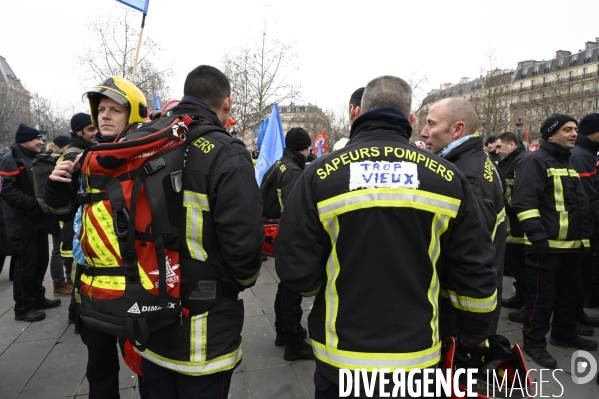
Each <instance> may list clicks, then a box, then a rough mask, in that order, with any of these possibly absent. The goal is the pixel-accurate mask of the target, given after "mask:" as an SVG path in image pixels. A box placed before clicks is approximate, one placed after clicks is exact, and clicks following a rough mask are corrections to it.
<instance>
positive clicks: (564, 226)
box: [512, 114, 597, 368]
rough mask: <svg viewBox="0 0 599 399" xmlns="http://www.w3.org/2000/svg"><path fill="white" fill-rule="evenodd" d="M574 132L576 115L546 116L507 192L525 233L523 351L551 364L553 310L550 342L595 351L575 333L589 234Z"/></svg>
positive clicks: (553, 364)
mask: <svg viewBox="0 0 599 399" xmlns="http://www.w3.org/2000/svg"><path fill="white" fill-rule="evenodd" d="M577 130H578V124H577V122H576V119H574V118H572V117H571V116H568V115H562V114H555V115H552V116H550V117H549V118H547V119H546V120H545V122H544V123H543V125H542V126H541V135H542V137H543V140H542V141H541V145H540V147H539V149H538V150H537V151H535V152H533V153H532V154H530V155H529V156H526V157H524V159H522V162H521V166H520V168H519V170H520V171H522V172H521V173H517V175H516V182H515V185H514V194H513V196H512V207H513V208H514V211H515V212H516V214H517V216H518V220H519V221H520V223H521V224H522V228H523V229H524V234H525V235H524V244H525V251H526V257H525V261H524V264H525V269H526V272H525V273H526V298H525V301H524V328H523V330H522V333H523V336H524V346H523V350H524V352H525V353H527V354H528V355H529V356H530V357H532V359H533V360H534V361H535V362H536V363H537V364H539V365H541V366H543V367H550V368H553V367H556V366H557V361H556V360H555V359H554V358H553V357H552V356H551V355H550V354H549V352H547V349H546V346H547V342H546V340H545V336H546V335H547V333H548V332H549V321H550V320H551V316H552V314H553V319H552V320H551V337H550V340H549V342H550V343H551V344H552V345H555V346H569V347H572V348H576V349H582V350H586V351H590V350H596V349H597V342H595V341H590V340H587V339H584V338H581V337H579V336H578V334H577V333H576V317H577V315H578V313H579V312H578V311H579V306H578V301H579V298H578V295H577V293H581V291H582V281H581V279H582V273H581V254H582V252H583V251H584V248H585V247H589V246H590V244H589V238H590V237H591V234H592V224H591V223H592V222H591V211H590V208H589V203H588V199H587V197H586V194H585V192H584V188H583V186H582V183H581V181H580V177H579V175H578V173H576V171H575V170H574V169H573V168H572V166H571V164H570V160H569V159H570V155H571V152H570V150H571V149H572V148H573V147H574V144H575V142H576V136H577V133H576V131H577ZM524 171H525V172H524Z"/></svg>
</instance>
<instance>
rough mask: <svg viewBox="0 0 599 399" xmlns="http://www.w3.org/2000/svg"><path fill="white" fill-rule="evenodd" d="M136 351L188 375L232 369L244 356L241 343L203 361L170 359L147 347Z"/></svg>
mask: <svg viewBox="0 0 599 399" xmlns="http://www.w3.org/2000/svg"><path fill="white" fill-rule="evenodd" d="M135 351H136V352H137V353H139V354H140V355H141V356H142V357H144V358H146V359H147V360H149V361H151V362H152V363H154V364H157V365H159V366H161V367H164V368H166V369H169V370H174V371H177V372H179V373H181V374H187V375H206V374H214V373H218V372H221V371H227V370H231V369H232V368H233V367H235V365H236V364H237V363H238V362H239V361H240V360H241V358H242V357H243V351H242V348H241V344H240V345H239V348H237V349H236V350H235V351H233V352H231V353H227V354H226V355H222V356H219V357H217V358H214V359H211V360H207V361H203V362H182V361H178V360H173V359H168V358H166V357H164V356H160V355H158V354H157V353H154V352H152V351H151V350H149V349H146V350H145V351H143V352H140V351H138V350H137V349H135Z"/></svg>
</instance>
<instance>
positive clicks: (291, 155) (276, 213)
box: [260, 148, 306, 219]
mask: <svg viewBox="0 0 599 399" xmlns="http://www.w3.org/2000/svg"><path fill="white" fill-rule="evenodd" d="M305 167H306V157H304V156H303V155H302V154H301V153H300V152H299V151H297V150H293V149H291V148H285V149H284V150H283V156H282V157H281V159H279V160H278V161H276V162H275V163H274V164H272V166H271V167H270V168H269V169H268V170H267V171H266V173H265V174H264V178H263V179H262V184H261V185H260V195H261V196H262V201H263V203H264V217H265V218H267V219H280V218H281V212H283V208H284V205H285V202H287V198H289V194H291V190H293V186H295V182H296V181H297V179H298V178H299V177H300V175H301V174H302V172H303V170H304V168H305Z"/></svg>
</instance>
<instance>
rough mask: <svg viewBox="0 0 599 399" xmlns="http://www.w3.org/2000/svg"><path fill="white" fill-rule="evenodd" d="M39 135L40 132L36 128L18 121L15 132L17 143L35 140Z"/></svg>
mask: <svg viewBox="0 0 599 399" xmlns="http://www.w3.org/2000/svg"><path fill="white" fill-rule="evenodd" d="M41 136H42V134H41V133H40V131H39V130H37V129H36V128H33V127H31V126H27V125H26V124H24V123H19V128H18V129H17V132H16V133H15V141H16V142H17V143H26V142H28V141H31V140H35V139H37V138H38V137H41Z"/></svg>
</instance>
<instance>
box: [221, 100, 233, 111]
mask: <svg viewBox="0 0 599 399" xmlns="http://www.w3.org/2000/svg"><path fill="white" fill-rule="evenodd" d="M232 106H233V97H231V96H229V97H227V98H225V101H224V102H223V105H222V110H223V111H224V112H225V113H226V114H228V113H229V112H231V107H232Z"/></svg>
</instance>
